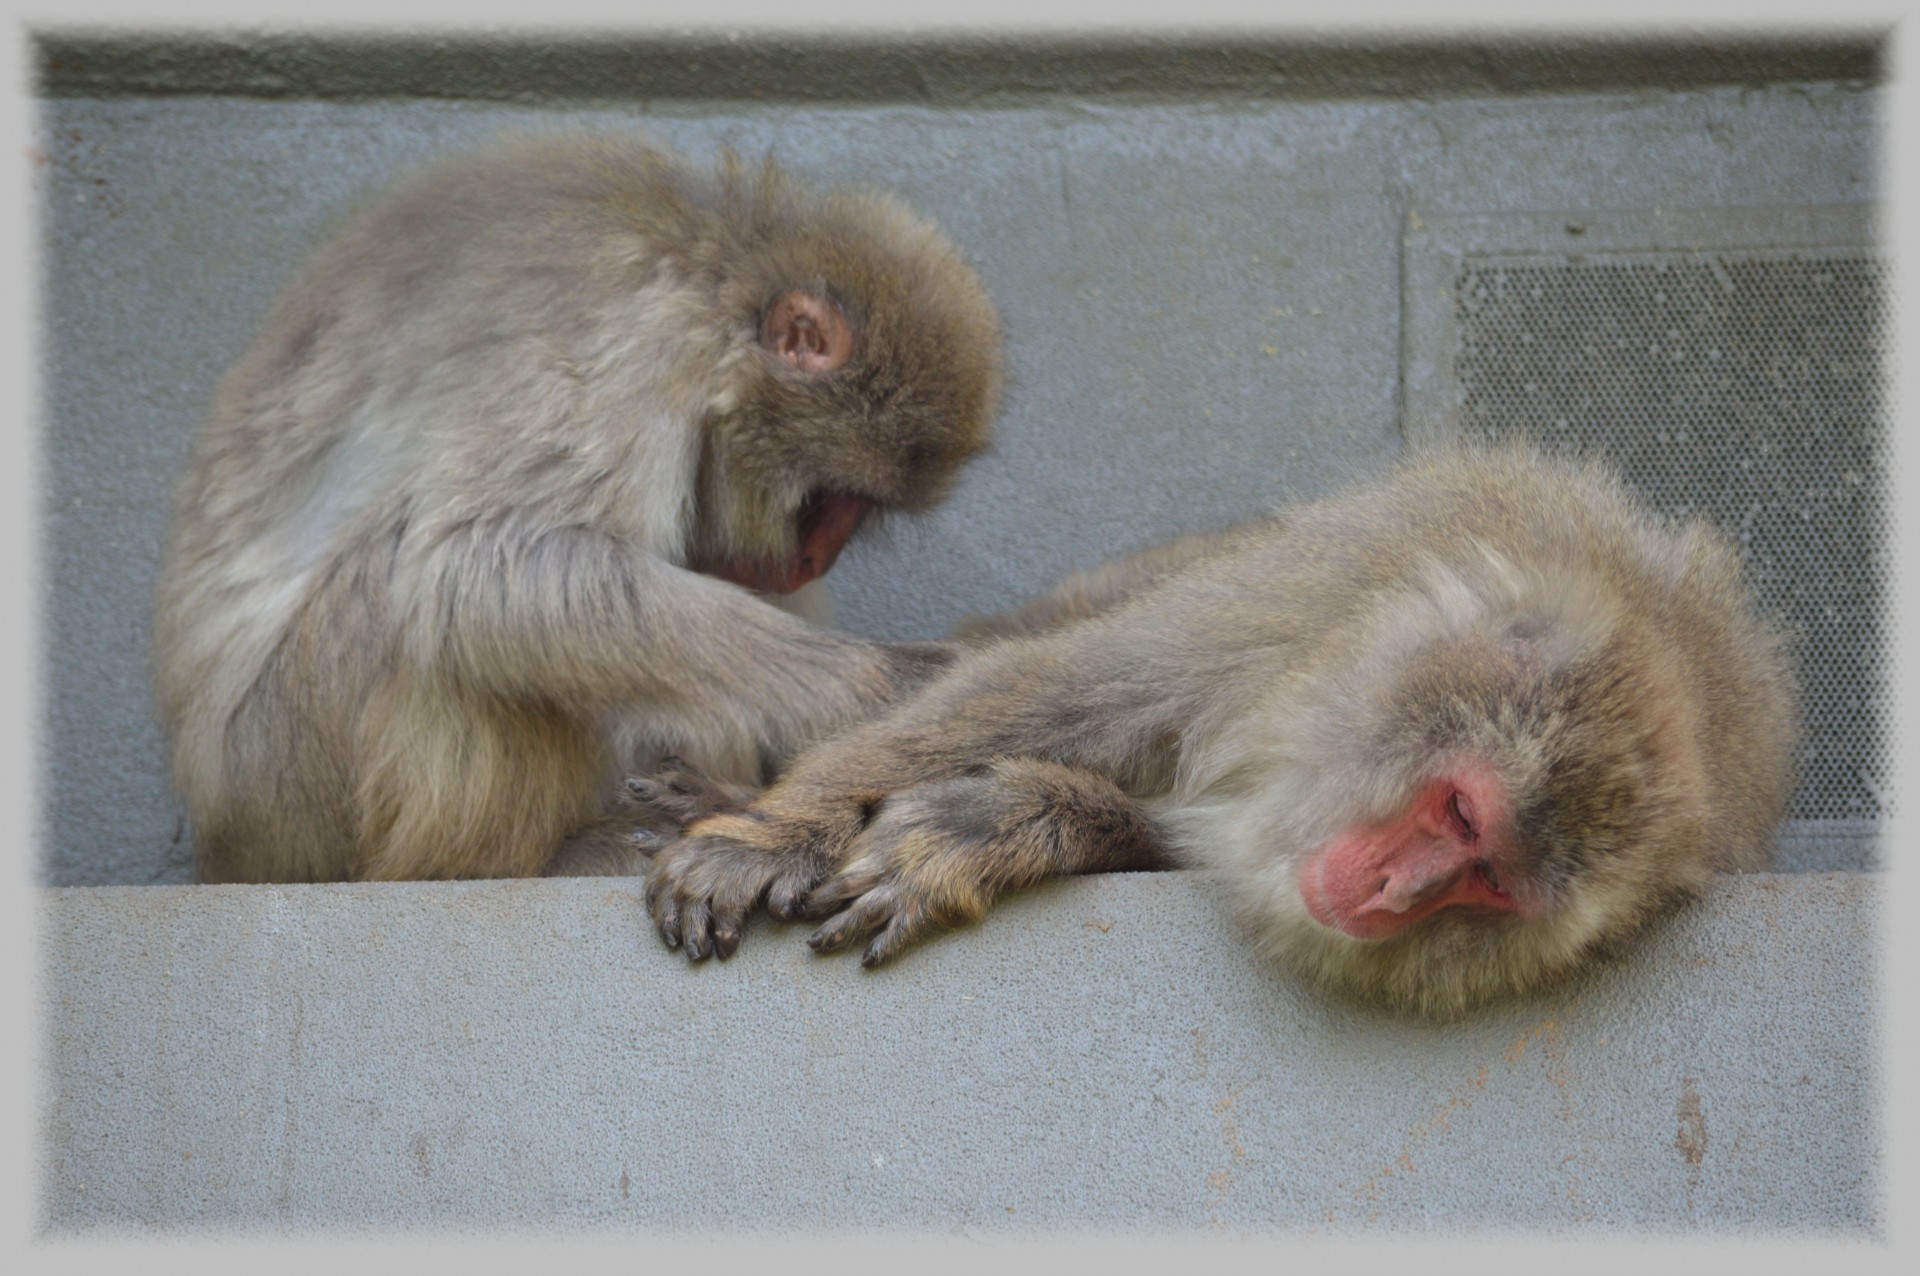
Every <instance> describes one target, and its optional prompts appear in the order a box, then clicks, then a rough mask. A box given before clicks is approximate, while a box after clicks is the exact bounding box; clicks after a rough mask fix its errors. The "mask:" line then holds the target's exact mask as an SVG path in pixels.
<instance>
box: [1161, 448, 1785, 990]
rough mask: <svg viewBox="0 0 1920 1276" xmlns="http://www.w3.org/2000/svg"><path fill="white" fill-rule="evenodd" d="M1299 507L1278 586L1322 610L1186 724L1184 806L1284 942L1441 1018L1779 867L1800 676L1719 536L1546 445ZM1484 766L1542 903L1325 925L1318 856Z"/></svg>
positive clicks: (1266, 934) (1564, 968)
mask: <svg viewBox="0 0 1920 1276" xmlns="http://www.w3.org/2000/svg"><path fill="white" fill-rule="evenodd" d="M1287 525H1288V530H1287V535H1286V536H1285V537H1283V538H1282V539H1281V541H1280V544H1279V548H1278V551H1277V553H1276V555H1275V557H1276V558H1278V559H1280V560H1283V561H1284V562H1286V563H1288V564H1290V566H1287V567H1285V568H1284V569H1283V570H1285V571H1287V572H1289V573H1291V576H1292V578H1291V579H1289V580H1287V581H1285V582H1284V588H1285V590H1286V592H1287V596H1289V597H1294V598H1302V597H1310V598H1312V599H1314V600H1315V603H1316V607H1315V613H1314V616H1313V617H1312V620H1311V622H1310V623H1305V625H1304V630H1303V631H1301V632H1296V633H1295V634H1293V635H1292V636H1291V638H1290V639H1289V640H1287V641H1280V642H1277V643H1276V644H1275V646H1274V648H1273V650H1274V656H1273V665H1272V668H1271V669H1270V671H1269V675H1270V676H1269V678H1268V681H1267V692H1266V694H1265V695H1264V696H1262V697H1259V698H1258V699H1257V700H1255V701H1254V702H1253V703H1251V704H1250V705H1248V706H1246V707H1245V708H1244V709H1243V710H1242V711H1239V712H1236V713H1232V714H1230V715H1228V716H1226V718H1225V719H1224V721H1223V722H1221V723H1220V724H1219V725H1218V726H1216V727H1215V728H1213V729H1212V730H1211V731H1209V732H1208V733H1207V734H1206V735H1205V736H1204V737H1202V738H1199V739H1196V740H1194V741H1192V742H1191V743H1190V747H1189V748H1188V750H1187V752H1186V754H1185V756H1184V757H1183V761H1182V774H1181V777H1180V780H1179V784H1178V788H1179V793H1178V796H1177V800H1176V801H1175V802H1174V803H1173V804H1172V806H1173V813H1172V815H1171V817H1170V818H1169V825H1170V827H1172V828H1174V829H1175V831H1176V837H1177V838H1178V840H1179V841H1180V843H1181V844H1182V845H1184V846H1186V847H1188V848H1190V849H1191V850H1192V851H1193V852H1194V853H1195V854H1196V855H1198V856H1201V857H1203V858H1211V859H1213V860H1214V861H1215V862H1216V863H1218V864H1219V866H1220V867H1221V868H1222V869H1223V870H1224V871H1225V872H1226V873H1227V874H1228V875H1229V876H1230V877H1231V878H1233V879H1234V882H1235V887H1236V889H1235V890H1234V892H1233V894H1234V896H1235V898H1236V900H1237V901H1238V903H1239V906H1240V908H1241V911H1242V914H1243V916H1244V918H1245V920H1246V923H1247V925H1248V927H1249V929H1250V931H1251V933H1252V935H1253V936H1254V938H1255V940H1256V942H1257V943H1258V944H1259V945H1260V946H1261V947H1262V948H1263V949H1264V950H1265V951H1267V952H1268V953H1270V954H1271V955H1272V956H1274V957H1276V958H1278V959H1279V960H1281V961H1283V962H1285V963H1287V964H1288V965H1290V966H1293V967H1295V968H1297V969H1299V970H1301V971H1303V972H1304V973H1306V974H1307V975H1308V976H1309V977H1311V978H1314V979H1316V980H1318V981H1320V982H1321V983H1323V984H1325V985H1327V986H1329V987H1334V988H1338V989H1341V990H1344V991H1346V992H1349V993H1354V994H1357V995H1360V996H1362V997H1366V998H1371V999H1376V1000H1380V1001H1384V1002H1387V1003H1390V1004H1393V1005H1395V1006H1398V1007H1402V1008H1408V1009H1413V1010H1417V1011H1420V1012H1424V1013H1426V1014H1429V1015H1434V1016H1442V1017H1444V1016H1449V1015H1454V1014H1458V1013H1459V1012H1461V1011H1463V1010H1465V1009H1467V1008H1469V1007H1471V1006H1473V1005H1475V1004H1478V1003H1480V1002H1483V1001H1485V1000H1488V999H1490V998H1494V997H1498V996H1503V995H1509V994H1513V993H1517V992H1522V991H1525V990H1529V989H1533V988H1538V987H1541V986H1544V985H1548V984H1551V983H1553V982H1555V981H1557V980H1560V979H1562V978H1563V977H1565V976H1566V975H1567V974H1568V973H1569V972H1571V971H1573V970H1575V969H1577V968H1579V967H1580V966H1582V965H1583V964H1585V963H1586V962H1588V961H1589V960H1591V959H1592V958H1594V957H1595V956H1597V955H1599V954H1601V953H1604V952H1606V951H1609V950H1610V949H1613V948H1615V947H1617V946H1618V945H1619V944H1620V943H1621V942H1622V941H1623V940H1625V939H1626V938H1628V937H1629V936H1631V935H1633V934H1634V933H1635V932H1637V931H1638V930H1639V929H1640V928H1641V927H1643V926H1644V925H1645V924H1646V923H1647V921H1648V920H1649V919H1651V918H1653V917H1655V916H1657V915H1659V914H1661V913H1663V912H1666V911H1669V910H1671V909H1672V908H1674V907H1676V906H1678V905H1679V904H1681V903H1684V902H1685V901H1687V900H1690V899H1692V898H1694V897H1696V896H1697V895H1699V894H1700V892H1701V891H1702V890H1703V889H1704V888H1705V887H1706V886H1707V884H1708V882H1709V881H1710V879H1711V875H1712V873H1713V871H1714V870H1716V869H1753V868H1758V867H1761V866H1763V864H1764V862H1765V856H1766V849H1767V842H1768V838H1769V835H1770V832H1771V830H1772V828H1773V826H1774V825H1775V823H1776V822H1777V821H1778V819H1779V817H1780V815H1781V812H1782V810H1783V809H1784V805H1785V801H1786V797H1787V795H1788V792H1789V790H1790V788H1791V783H1792V757H1793V747H1794V737H1795V724H1796V708H1795V702H1796V689H1795V685H1794V680H1793V678H1792V675H1791V673H1790V671H1789V667H1788V662H1787V660H1786V657H1785V653H1784V646H1783V642H1782V638H1781V635H1780V634H1779V632H1778V631H1777V630H1776V629H1775V628H1773V627H1772V626H1771V625H1770V624H1768V623H1767V622H1766V621H1765V620H1763V619H1762V618H1761V617H1759V616H1758V615H1757V613H1756V611H1755V609H1754V607H1753V604H1752V601H1751V599H1750V597H1749V596H1748V594H1747V593H1746V591H1745V590H1744V589H1743V588H1742V586H1741V584H1740V580H1739V571H1738V560H1737V556H1736V554H1735V552H1734V550H1733V549H1732V547H1731V546H1730V545H1729V544H1728V543H1727V542H1726V541H1725V540H1724V539H1723V538H1721V537H1720V536H1718V535H1716V534H1715V533H1714V532H1713V531H1712V530H1711V529H1709V528H1707V527H1706V526H1704V525H1701V524H1697V523H1696V524H1690V525H1686V526H1677V527H1676V526H1672V525H1669V524H1667V523H1665V522H1663V521H1662V520H1660V519H1659V518H1658V517H1656V516H1655V515H1654V514H1652V513H1651V512H1650V511H1649V510H1647V509H1646V508H1645V506H1644V505H1643V504H1642V503H1641V502H1639V501H1637V500H1636V499H1634V498H1633V497H1632V496H1630V495H1629V494H1628V493H1627V492H1626V490H1625V489H1624V488H1623V487H1622V486H1621V484H1620V483H1619V482H1618V481H1617V480H1616V479H1614V478H1612V477H1611V476H1610V475H1608V474H1607V473H1606V472H1605V471H1604V470H1603V469H1601V468H1600V467H1598V466H1596V465H1591V464H1586V465H1575V464H1565V463H1560V462H1554V461H1548V460H1544V459H1542V458H1541V457H1539V456H1537V455H1535V454H1534V453H1532V452H1529V451H1526V450H1524V449H1510V450H1492V451H1466V452H1459V453H1453V454H1444V455H1430V456H1419V457H1416V458H1414V459H1413V460H1411V461H1410V462H1408V463H1407V464H1405V465H1404V466H1402V467H1401V468H1400V469H1399V470H1398V471H1397V472H1395V473H1394V474H1392V475H1391V476H1389V477H1388V478H1386V479H1385V480H1384V481H1382V482H1379V483H1376V484H1374V485H1371V486H1369V487H1366V488H1363V489H1361V490H1359V491H1357V492H1353V493H1350V494H1347V495H1344V496H1341V497H1337V498H1334V499H1332V500H1329V501H1326V502H1322V503H1320V504H1318V505H1315V506H1310V507H1307V508H1305V509H1302V510H1300V511H1297V512H1296V513H1293V514H1290V515H1289V516H1288V519H1287ZM1463 758H1467V759H1473V760H1474V761H1475V762H1476V763H1477V764H1482V765H1485V766H1487V767H1489V768H1491V770H1492V772H1493V774H1495V775H1497V777H1498V778H1499V782H1500V784H1501V786H1502V787H1503V789H1504V791H1505V792H1506V793H1507V794H1508V795H1509V797H1510V800H1511V804H1512V811H1513V829H1512V837H1513V839H1514V842H1515V844H1516V847H1517V851H1518V856H1519V858H1520V862H1521V865H1522V871H1523V872H1524V874H1525V877H1526V881H1527V885H1528V887H1529V889H1530V890H1532V891H1533V892H1534V894H1535V897H1536V898H1538V899H1540V900H1542V901H1544V907H1542V908H1541V909H1539V910H1538V911H1537V912H1534V913H1533V914H1532V915H1527V916H1521V915H1505V914H1502V915H1490V914H1484V913H1477V912H1473V911H1469V910H1462V909H1448V910H1442V911H1441V912H1438V913H1435V914H1434V915H1432V916H1431V917H1429V918H1427V919H1425V920H1424V921H1421V922H1418V923H1415V924H1414V925H1412V926H1410V927H1409V928H1408V929H1407V930H1405V931H1403V932H1401V933H1400V934H1398V935H1395V936H1393V937H1391V938H1387V939H1375V940H1362V939H1356V938H1354V937H1352V936H1349V935H1346V934H1344V933H1341V932H1339V931H1336V930H1333V929H1330V928H1328V927H1326V926H1323V925H1321V924H1320V923H1318V922H1316V921H1314V920H1313V918H1311V917H1310V916H1309V915H1308V913H1307V910H1306V907H1305V905H1304V904H1303V903H1302V901H1301V897H1300V891H1299V886H1298V879H1297V874H1298V871H1299V867H1300V865H1301V864H1302V863H1303V862H1304V861H1305V860H1306V859H1308V858H1309V857H1310V856H1311V855H1313V854H1314V853H1315V851H1317V850H1318V849H1319V848H1320V847H1322V846H1324V845H1326V844H1327V843H1328V841H1329V840H1330V839H1331V838H1332V837H1333V836H1334V835H1335V834H1336V833H1337V832H1338V831H1340V830H1342V829H1345V828H1349V827H1352V826H1354V825H1356V824H1360V825H1364V824H1369V823H1373V822H1376V821H1382V820H1385V819H1387V818H1389V817H1390V816H1392V815H1394V814H1395V813H1397V812H1400V811H1403V810H1405V809H1406V808H1407V807H1408V805H1409V804H1410V802H1411V800H1412V795H1413V794H1415V793H1416V792H1418V791H1419V790H1420V788H1421V786H1422V785H1423V784H1425V783H1426V782H1428V781H1429V780H1430V779H1432V778H1433V777H1434V776H1435V775H1436V773H1439V772H1441V771H1443V770H1444V769H1445V768H1446V767H1447V766H1448V765H1449V764H1450V763H1452V762H1455V761H1457V760H1459V759H1463Z"/></svg>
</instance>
